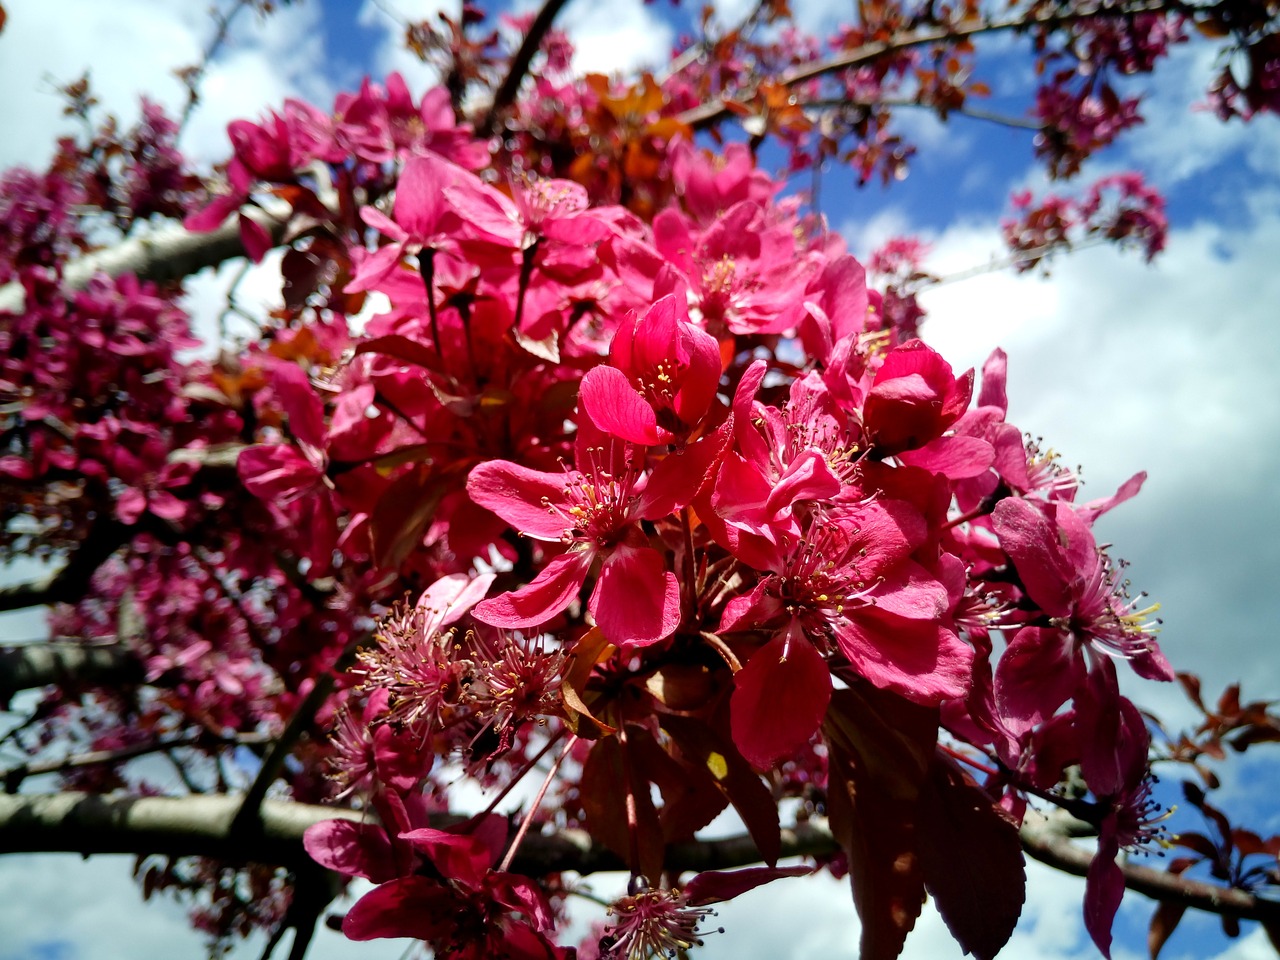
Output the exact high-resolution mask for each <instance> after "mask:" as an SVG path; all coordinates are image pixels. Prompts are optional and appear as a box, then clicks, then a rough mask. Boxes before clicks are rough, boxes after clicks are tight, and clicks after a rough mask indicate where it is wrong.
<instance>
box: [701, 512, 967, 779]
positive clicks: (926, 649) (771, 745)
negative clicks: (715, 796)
mask: <svg viewBox="0 0 1280 960" xmlns="http://www.w3.org/2000/svg"><path fill="white" fill-rule="evenodd" d="M925 538H926V530H925V523H924V520H923V518H922V517H921V516H920V515H919V514H918V513H917V512H916V511H915V510H914V508H912V507H911V506H910V505H909V504H907V503H904V502H902V501H896V500H879V501H873V502H871V503H867V504H862V505H860V506H858V507H857V508H855V509H853V510H850V511H849V512H847V513H843V514H841V515H840V516H838V517H835V518H831V519H815V520H813V521H812V522H810V523H809V524H808V526H807V528H806V529H805V530H804V533H803V536H802V537H801V538H799V539H797V540H795V541H793V542H791V543H790V544H789V545H788V546H787V547H785V548H780V549H779V550H778V551H777V553H776V554H775V556H774V558H773V562H772V564H771V565H770V569H771V570H772V573H770V574H769V575H767V576H765V577H764V578H763V579H762V580H761V581H760V582H759V583H758V584H757V585H756V587H755V588H754V589H753V590H752V591H751V592H750V593H747V594H744V595H742V596H739V597H736V598H734V599H733V600H731V601H730V602H729V603H728V605H727V606H726V607H725V610H724V615H723V618H722V620H721V625H720V629H721V631H730V630H735V629H745V628H751V627H760V626H770V627H774V628H775V631H776V632H775V633H774V638H773V640H771V641H770V642H769V643H768V644H766V645H765V646H764V647H762V648H761V649H760V650H758V651H756V653H754V654H753V655H752V657H751V660H750V661H749V662H748V663H747V665H746V666H745V667H744V668H743V669H742V670H741V671H739V673H738V674H737V675H736V677H735V690H734V695H733V701H732V720H733V735H734V742H735V743H737V744H738V748H739V749H740V750H741V751H742V752H743V755H744V756H746V757H747V758H748V759H751V760H752V761H753V762H756V763H757V764H758V765H761V766H765V765H767V764H768V762H772V760H775V759H777V758H778V757H780V756H783V755H785V754H786V753H788V752H790V751H792V750H794V749H796V748H798V747H799V746H800V745H801V744H803V743H804V742H805V741H807V740H808V739H809V737H811V736H812V735H813V733H814V731H816V730H817V727H818V725H819V723H821V721H822V714H823V712H825V707H826V700H827V699H828V698H829V697H830V680H829V678H827V677H826V672H827V671H826V669H825V668H824V666H823V664H822V657H823V656H827V655H831V654H840V655H843V656H844V657H845V658H847V659H848V661H849V663H850V665H851V666H852V668H853V670H854V672H856V673H858V674H859V675H861V676H863V677H865V678H866V679H867V680H869V681H871V683H873V684H875V685H876V686H878V687H882V688H885V689H889V690H893V691H894V692H895V693H898V694H900V695H902V696H903V697H905V698H907V699H908V700H912V701H914V702H916V703H921V704H928V705H936V704H938V703H941V702H942V701H943V700H948V699H953V698H957V697H963V696H964V695H965V693H966V691H967V690H968V686H969V676H970V668H971V664H972V661H973V651H972V649H970V648H969V646H968V645H967V644H965V643H963V642H962V641H961V640H960V639H959V637H957V636H956V635H955V633H954V632H952V631H951V629H950V628H949V627H948V626H946V625H945V621H946V618H947V610H948V604H949V600H948V595H947V590H946V588H945V587H944V586H943V584H942V583H940V582H939V581H938V580H937V579H935V578H934V577H933V576H932V575H931V574H930V573H929V571H928V570H927V569H926V568H925V567H924V566H922V565H921V564H920V563H918V562H917V561H915V560H913V559H911V554H912V552H913V551H914V550H915V549H916V548H917V547H919V546H920V545H921V544H922V543H923V542H924V540H925ZM757 660H759V663H757ZM820 671H821V672H820ZM824 688H825V689H824ZM819 702H820V705H821V709H819V707H818V706H817V704H818V703H819ZM776 703H782V704H787V705H789V706H790V709H782V710H778V709H776V708H775V704H776ZM810 707H812V709H809V708H810ZM762 761H765V762H762Z"/></svg>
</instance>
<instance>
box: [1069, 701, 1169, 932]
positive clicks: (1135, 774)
mask: <svg viewBox="0 0 1280 960" xmlns="http://www.w3.org/2000/svg"><path fill="white" fill-rule="evenodd" d="M1119 721H1120V722H1119V725H1118V729H1117V728H1116V727H1114V726H1113V727H1112V728H1111V730H1110V731H1109V735H1110V736H1111V737H1112V738H1114V740H1115V741H1116V742H1117V744H1118V747H1119V755H1120V759H1121V763H1122V767H1123V776H1122V778H1121V781H1120V785H1119V787H1118V789H1117V790H1116V792H1115V793H1113V794H1110V795H1108V796H1105V797H1103V798H1101V800H1102V803H1103V805H1104V808H1105V813H1104V814H1103V817H1102V823H1101V824H1100V826H1099V829H1098V850H1097V853H1095V854H1094V855H1093V860H1092V862H1091V863H1090V864H1089V873H1088V875H1087V877H1086V879H1085V894H1084V923H1085V927H1086V929H1088V931H1089V936H1090V937H1092V938H1093V942H1094V943H1095V944H1097V947H1098V949H1099V950H1100V951H1102V955H1103V956H1104V957H1110V956H1111V925H1112V923H1113V922H1114V921H1115V916H1116V911H1117V910H1119V908H1120V901H1121V899H1122V898H1123V897H1124V886H1125V884H1124V872H1123V871H1122V870H1121V869H1120V865H1119V864H1118V863H1116V856H1117V855H1118V854H1119V853H1120V851H1121V850H1127V851H1131V852H1139V851H1142V850H1143V849H1144V848H1145V847H1146V846H1147V845H1148V844H1152V843H1160V842H1161V841H1162V840H1163V837H1162V834H1163V833H1164V828H1163V827H1161V826H1160V823H1161V821H1163V820H1164V819H1165V818H1166V817H1167V816H1168V814H1167V813H1163V812H1161V807H1160V804H1159V803H1157V802H1156V801H1155V800H1153V799H1152V797H1151V787H1152V781H1151V775H1150V773H1149V772H1148V769H1147V750H1148V748H1149V746H1150V744H1151V735H1150V733H1148V732H1147V728H1146V724H1145V722H1144V721H1143V719H1142V714H1141V712H1140V711H1139V710H1138V708H1137V707H1135V706H1134V705H1133V704H1132V703H1130V702H1129V701H1128V700H1121V701H1120V718H1119ZM1166 845H1167V844H1166Z"/></svg>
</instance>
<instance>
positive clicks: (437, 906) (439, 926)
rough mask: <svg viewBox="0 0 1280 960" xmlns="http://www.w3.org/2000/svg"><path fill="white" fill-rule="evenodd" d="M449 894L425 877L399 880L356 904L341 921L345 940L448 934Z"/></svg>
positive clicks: (450, 906)
mask: <svg viewBox="0 0 1280 960" xmlns="http://www.w3.org/2000/svg"><path fill="white" fill-rule="evenodd" d="M454 905H455V901H454V897H453V894H452V893H450V892H449V891H448V890H447V889H445V888H444V887H442V886H440V885H439V884H438V883H436V882H435V881H434V880H428V879H427V878H426V877H417V876H414V877H399V878H397V879H395V880H392V881H390V882H389V883H384V884H383V885H382V886H380V887H375V888H374V889H372V890H370V891H369V892H368V893H366V894H365V895H364V896H363V897H361V898H360V899H359V900H357V901H356V903H355V905H354V906H353V907H352V908H351V909H350V910H348V911H347V915H346V917H344V918H343V920H342V932H343V933H344V934H346V936H347V939H348V940H376V939H378V938H380V937H413V938H414V939H417V940H431V939H434V938H435V937H438V936H440V935H442V934H443V933H445V932H446V931H448V929H449V926H450V923H451V919H452V913H453V910H452V909H451V908H453V907H454Z"/></svg>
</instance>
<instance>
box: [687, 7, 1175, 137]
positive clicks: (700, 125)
mask: <svg viewBox="0 0 1280 960" xmlns="http://www.w3.org/2000/svg"><path fill="white" fill-rule="evenodd" d="M1169 6H1170V4H1169V3H1167V2H1165V0H1140V2H1136V3H1126V4H1122V5H1118V6H1115V7H1103V6H1098V7H1093V8H1090V9H1088V10H1080V11H1075V12H1072V13H1055V14H1050V15H1040V16H1025V15H1024V16H1018V17H1009V18H1007V19H1004V20H976V21H974V22H972V23H960V24H950V25H947V26H944V27H935V28H933V29H931V30H921V31H919V32H912V33H908V34H900V35H898V36H895V37H891V38H889V39H888V40H880V41H876V42H875V43H865V44H863V45H862V46H860V47H855V48H854V49H852V50H846V51H845V52H844V53H841V54H839V55H838V56H835V57H830V58H828V59H826V60H818V61H816V62H814V63H809V64H805V65H804V66H801V67H797V68H795V69H793V70H789V71H787V72H786V73H785V74H783V75H782V77H781V78H780V79H779V81H778V82H779V83H781V84H782V85H783V86H786V87H792V86H795V85H797V84H800V83H804V82H805V81H807V80H815V79H817V78H818V77H821V76H824V75H826V74H829V73H838V72H839V71H841V70H848V69H849V68H851V67H857V66H861V65H862V64H865V63H870V62H872V61H874V60H878V59H879V58H880V57H883V56H885V55H886V54H890V53H897V52H898V51H900V50H908V49H910V48H911V47H920V46H926V45H928V44H930V43H942V42H944V41H947V40H963V39H965V38H966V37H972V36H977V35H979V34H984V33H1000V32H1002V31H1005V30H1027V29H1031V28H1033V27H1054V26H1060V25H1062V24H1066V23H1073V22H1075V21H1078V20H1091V19H1094V18H1113V17H1131V16H1134V15H1135V14H1139V13H1153V12H1158V11H1161V10H1166V9H1168V8H1169ZM730 104H736V105H739V106H748V107H749V106H750V99H749V98H747V97H742V98H738V99H736V100H728V99H722V100H717V101H714V102H711V103H704V104H702V105H701V106H698V107H694V108H693V109H691V110H686V111H685V112H684V113H681V114H679V115H678V116H677V118H676V119H678V120H679V121H680V122H681V123H685V124H688V125H689V126H690V127H692V128H693V129H695V130H705V129H707V128H708V127H711V126H714V125H715V124H717V123H719V122H720V121H721V120H723V119H725V118H726V117H727V116H729V115H730V114H731V113H732V112H733V111H732V110H731V109H730Z"/></svg>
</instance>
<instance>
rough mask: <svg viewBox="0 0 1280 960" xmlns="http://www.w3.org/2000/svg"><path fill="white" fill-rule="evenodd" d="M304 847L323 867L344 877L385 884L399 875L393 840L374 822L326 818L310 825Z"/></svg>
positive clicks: (305, 836) (305, 835) (304, 836)
mask: <svg viewBox="0 0 1280 960" xmlns="http://www.w3.org/2000/svg"><path fill="white" fill-rule="evenodd" d="M302 846H303V848H305V849H306V851H307V853H308V855H309V856H310V857H311V859H312V860H314V861H315V862H316V863H318V864H320V866H322V867H327V868H328V869H330V870H333V871H336V872H337V873H341V874H343V875H344V876H348V877H364V878H365V879H366V880H372V881H373V882H374V883H383V882H384V881H387V880H390V879H392V878H393V877H395V875H396V862H395V855H394V854H393V853H392V850H391V841H390V840H388V839H387V834H386V831H385V830H383V829H382V827H380V826H377V825H375V824H372V823H356V822H355V821H353V820H323V821H321V822H320V823H314V824H312V825H311V826H309V827H307V829H306V832H304V833H303V835H302Z"/></svg>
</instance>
